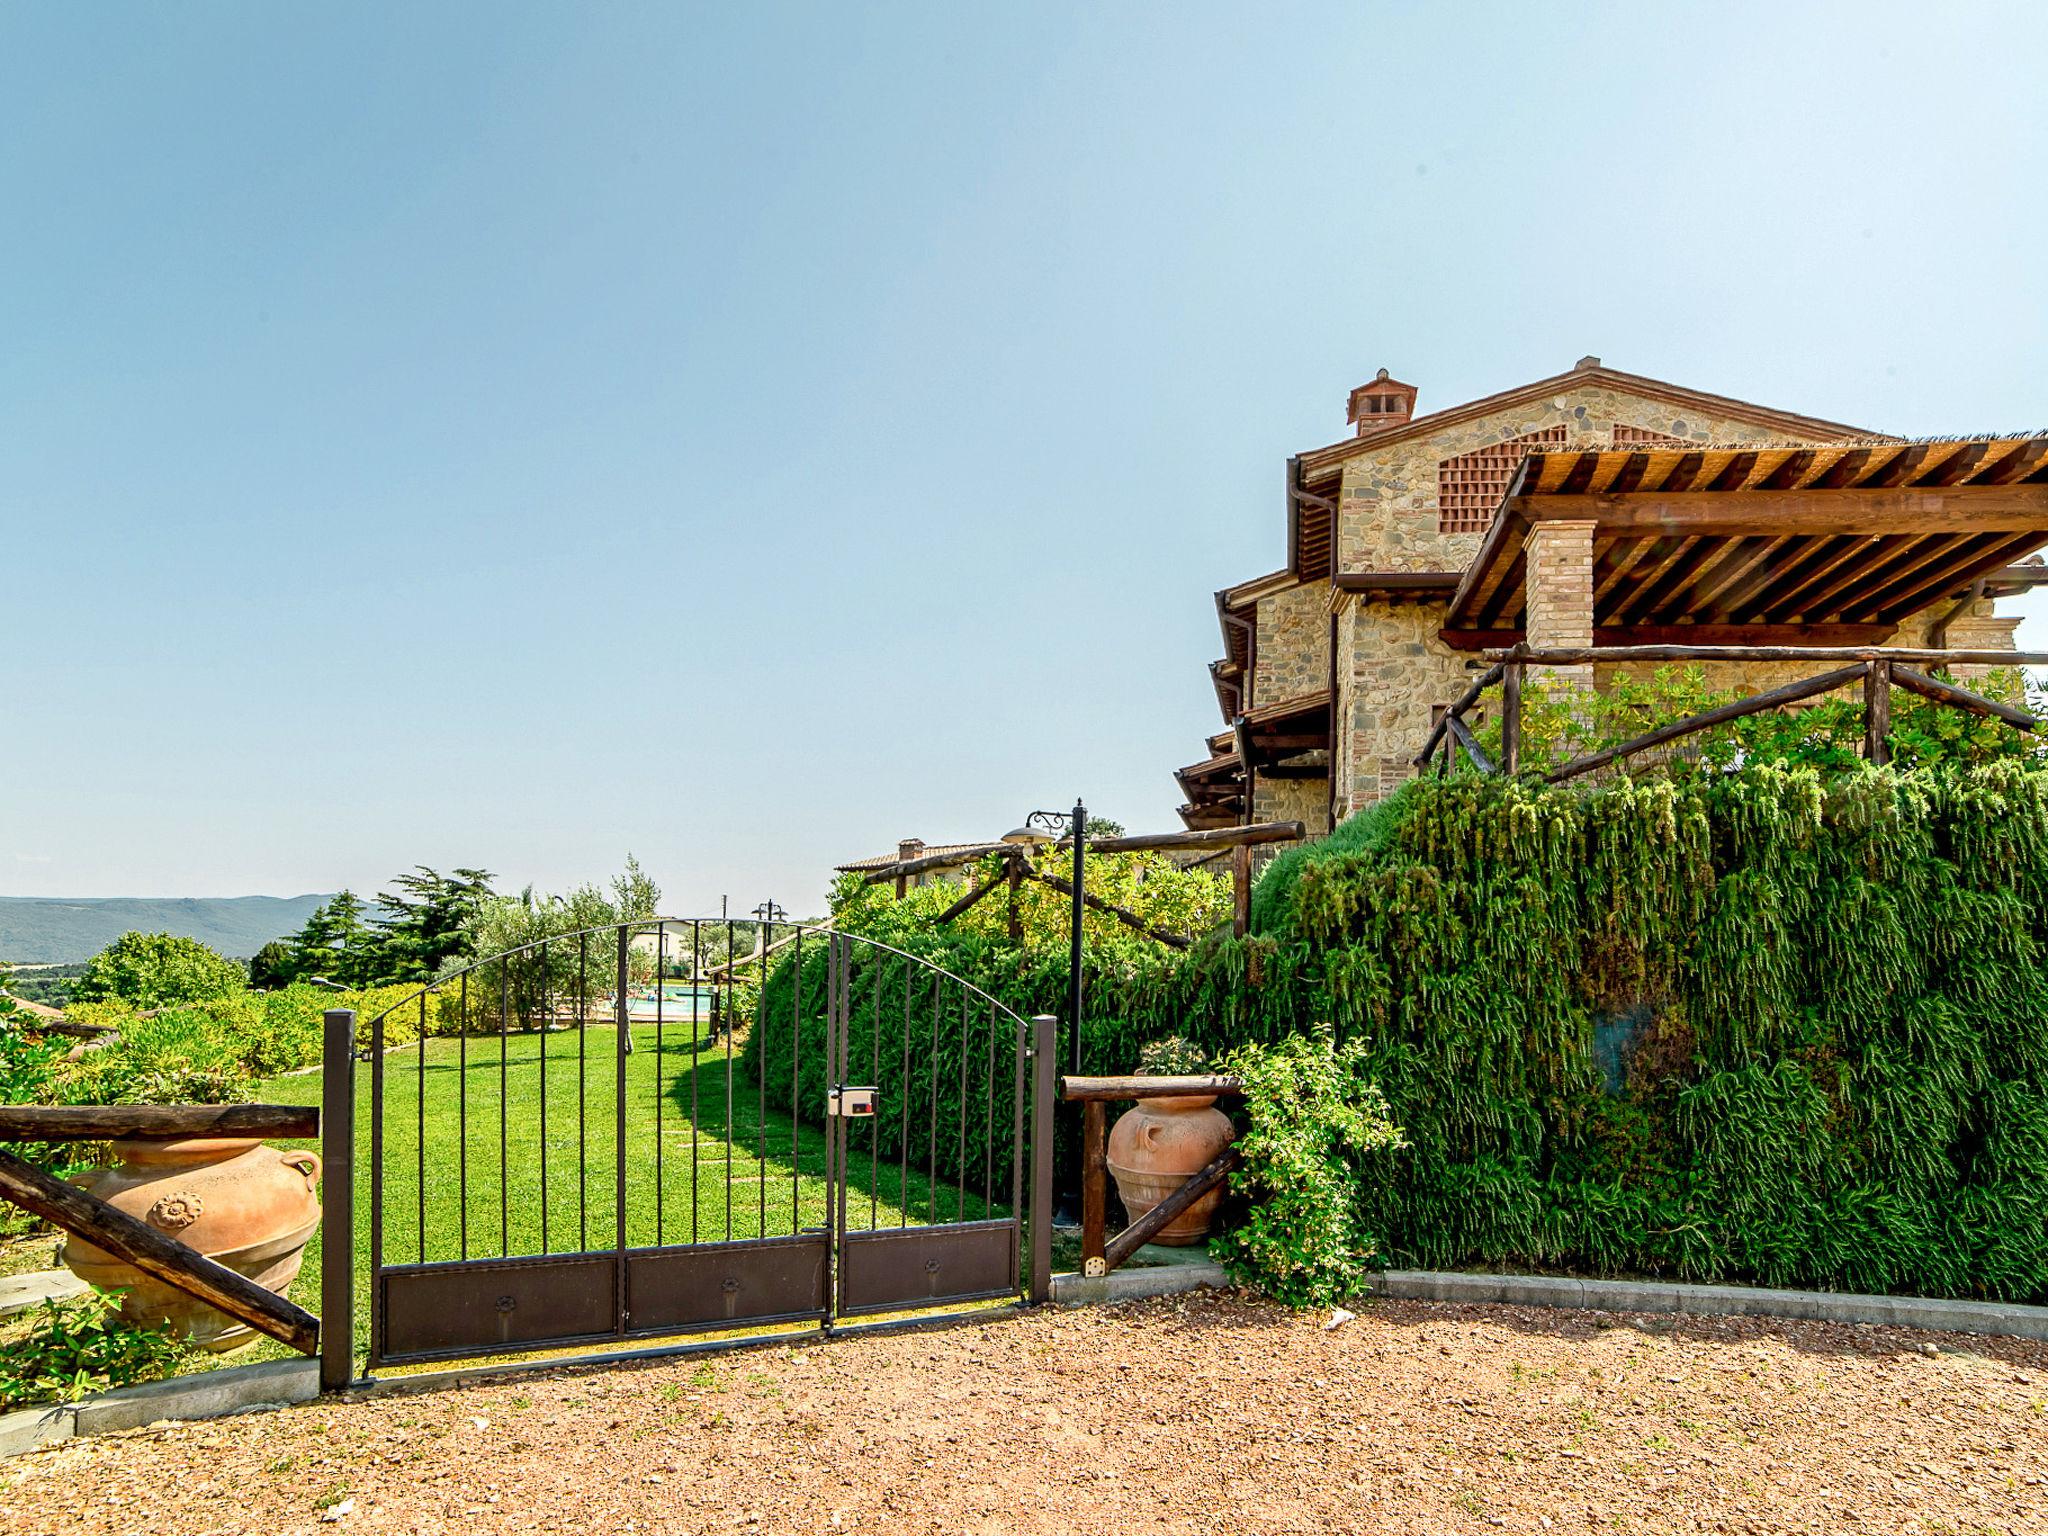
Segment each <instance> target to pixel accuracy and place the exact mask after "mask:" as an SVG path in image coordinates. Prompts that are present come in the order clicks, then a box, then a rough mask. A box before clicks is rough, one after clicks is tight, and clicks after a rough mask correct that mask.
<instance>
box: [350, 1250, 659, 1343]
mask: <svg viewBox="0 0 2048 1536" xmlns="http://www.w3.org/2000/svg"><path fill="white" fill-rule="evenodd" d="M617 1284H618V1256H617V1255H616V1254H611V1253H561V1254H544V1255H538V1256H535V1257H532V1258H516V1259H464V1260H459V1261H456V1262H453V1263H446V1264H407V1265H402V1266H397V1267H394V1268H391V1269H386V1270H384V1271H383V1272H382V1273H381V1274H380V1275H379V1276H378V1290H377V1305H378V1309H379V1318H380V1321H381V1323H382V1327H381V1329H380V1330H379V1345H378V1356H379V1359H380V1360H381V1361H383V1362H386V1363H397V1362H400V1361H407V1360H430V1359H435V1358H440V1357H446V1356H463V1355H488V1354H500V1353H503V1352H504V1351H506V1350H514V1349H535V1348H541V1347H544V1346H547V1345H553V1344H581V1343H584V1342H587V1341H590V1340H594V1339H609V1338H616V1337H617V1323H618V1301H617V1296H618V1291H617Z"/></svg>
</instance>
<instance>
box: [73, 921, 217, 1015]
mask: <svg viewBox="0 0 2048 1536" xmlns="http://www.w3.org/2000/svg"><path fill="white" fill-rule="evenodd" d="M248 980H249V977H248V972H247V971H245V970H244V969H243V968H242V967H241V966H239V965H237V964H235V962H234V961H232V960H229V959H226V958H224V957H223V956H221V955H219V954H216V953H215V952H214V951H213V950H211V949H209V948H207V947H206V946H205V945H204V944H202V943H200V942H199V941H198V940H197V939H188V938H183V937H181V936H180V935H178V934H175V933H124V934H122V935H121V937H120V938H118V939H116V940H114V942H113V943H111V944H109V945H108V946H107V947H106V948H105V949H103V950H101V951H100V952H99V953H98V954H96V955H94V956H93V957H92V958H91V959H90V960H88V961H86V963H85V972H84V974H83V975H81V976H80V977H79V978H78V980H77V981H75V982H73V983H72V985H71V995H72V996H73V997H74V998H76V999H77V1000H78V1001H80V1002H86V1003H91V1002H105V1001H109V1000H114V1001H119V1002H124V1003H129V1004H131V1005H133V1006H134V1007H137V1008H161V1007H164V1006H166V1005H173V1004H177V1003H192V1002H198V1001H200V1000H202V999H205V998H215V997H227V996H230V995H231V994H233V993H236V992H240V991H241V990H242V989H243V988H244V987H245V986H247V985H248Z"/></svg>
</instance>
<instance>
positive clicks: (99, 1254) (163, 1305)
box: [63, 1136, 320, 1351]
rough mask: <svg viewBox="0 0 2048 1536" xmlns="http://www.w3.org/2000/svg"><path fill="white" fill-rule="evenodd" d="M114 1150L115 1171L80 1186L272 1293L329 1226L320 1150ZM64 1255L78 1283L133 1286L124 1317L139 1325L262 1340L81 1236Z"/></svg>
mask: <svg viewBox="0 0 2048 1536" xmlns="http://www.w3.org/2000/svg"><path fill="white" fill-rule="evenodd" d="M112 1152H113V1155H114V1163H113V1165H112V1166H111V1167H107V1168H102V1169H99V1170H98V1171H97V1172H95V1173H93V1174H90V1175H87V1176H85V1177H83V1178H81V1179H80V1180H79V1181H78V1182H79V1183H81V1184H82V1185H84V1187H85V1188H86V1189H87V1190H89V1191H90V1192H91V1193H93V1194H94V1195H97V1196H98V1197H99V1198H100V1199H102V1200H105V1201H106V1202H107V1203H108V1204H109V1205H112V1206H113V1207H114V1208H115V1209H117V1210H120V1211H123V1212H125V1213H127V1214H128V1215H130V1216H133V1217H135V1218H136V1219H137V1220H138V1221H143V1222H147V1223H148V1224H149V1225H150V1226H152V1227H155V1228H156V1229H157V1230H158V1231H159V1232H165V1233H168V1234H169V1235H170V1236H172V1237H175V1238H176V1239H177V1240H178V1241H179V1242H181V1243H184V1244H185V1245H186V1246H187V1247H190V1248H196V1249H198V1250H199V1252H201V1253H203V1254H205V1255H206V1256H207V1257H208V1258H210V1259H212V1260H213V1261H214V1262H215V1263H217V1264H224V1265H226V1266H227V1267H228V1268H229V1269H232V1270H236V1271H238V1272H239V1273H241V1274H244V1275H247V1276H248V1277H249V1278H250V1279H251V1280H254V1281H255V1282H256V1283H257V1284H259V1285H263V1286H268V1287H269V1288H270V1289H271V1290H273V1291H279V1292H282V1291H283V1290H284V1289H285V1287H287V1286H288V1285H290V1284H291V1283H292V1281H293V1280H294V1279H295V1278H297V1276H298V1273H299V1265H300V1263H301V1261H302V1260H303V1259H304V1258H305V1254H306V1242H307V1240H308V1239H309V1238H311V1237H312V1235H313V1232H314V1229H315V1228H317V1227H318V1226H319V1225H320V1202H319V1200H318V1198H317V1197H316V1196H315V1193H314V1192H315V1190H316V1189H317V1188H318V1185H319V1179H320V1159H319V1158H318V1157H316V1156H314V1155H313V1154H312V1153H311V1152H280V1151H279V1150H278V1149H277V1148H275V1147H268V1146H265V1145H264V1144H263V1143H262V1142H261V1141H258V1140H256V1139H255V1138H253V1137H247V1136H220V1137H205V1138H198V1137H195V1138H190V1139H187V1140H184V1141H117V1142H114V1143H113V1145H112ZM63 1258H64V1265H65V1267H66V1268H67V1269H69V1270H70V1271H71V1272H72V1273H73V1274H74V1275H76V1276H78V1278H79V1279H81V1280H84V1281H87V1282H88V1283H90V1284H92V1285H96V1286H100V1287H102V1288H105V1289H115V1288H123V1289H125V1290H126V1292H127V1294H126V1295H124V1296H123V1297H122V1298H121V1314H122V1316H124V1317H126V1318H127V1319H128V1320H129V1321H131V1322H135V1323H141V1324H143V1325H145V1326H154V1327H164V1328H169V1329H172V1330H175V1331H176V1332H178V1333H182V1334H184V1335H186V1336H187V1337H188V1338H190V1339H191V1340H192V1342H193V1343H195V1344H198V1345H200V1346H201V1347H203V1348H206V1349H211V1350H217V1351H218V1350H230V1349H240V1348H241V1347H242V1346H243V1345H244V1344H248V1343H251V1342H253V1341H254V1339H255V1337H256V1334H255V1331H254V1330H253V1329H251V1328H249V1327H248V1326H247V1325H246V1324H243V1323H239V1322H237V1321H235V1319H233V1318H231V1317H228V1316H225V1315H224V1314H222V1313H220V1312H217V1311H215V1310H214V1309H213V1308H212V1307H209V1306H208V1305H206V1303H205V1302H203V1301H200V1300H198V1299H197V1298H196V1297H192V1296H188V1295H186V1294H185V1293H184V1292H183V1291H180V1290H177V1289H176V1288H174V1287H172V1286H168V1285H166V1284H164V1283H163V1282H162V1281H161V1280H157V1279H154V1278H152V1277H151V1276H149V1275H145V1274H143V1273H142V1272H141V1271H140V1270H137V1269H134V1268H132V1267H131V1266H129V1265H128V1264H125V1263H123V1262H122V1261H121V1260H119V1259H117V1258H115V1257H113V1256H112V1255H111V1254H108V1253H105V1252H103V1251H102V1250H100V1249H98V1248H95V1247H94V1246H93V1245H92V1244H90V1243H88V1242H85V1241H83V1240H81V1239H80V1238H77V1237H72V1238H69V1239H67V1240H66V1241H65V1244H64V1254H63Z"/></svg>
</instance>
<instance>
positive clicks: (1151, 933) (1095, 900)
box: [1030, 869, 1194, 949]
mask: <svg viewBox="0 0 2048 1536" xmlns="http://www.w3.org/2000/svg"><path fill="white" fill-rule="evenodd" d="M1030 874H1031V878H1032V879H1034V880H1037V881H1040V882H1042V883H1043V884H1046V885H1049V886H1051V887H1052V888H1053V889H1054V890H1056V891H1058V892H1059V893H1060V894H1061V895H1062V896H1071V895H1073V894H1074V888H1073V886H1072V885H1070V884H1068V883H1067V882H1066V881H1065V880H1062V879H1061V878H1060V877H1059V876H1058V875H1048V874H1045V873H1043V872H1041V871H1039V870H1035V869H1034V870H1032V871H1030ZM1081 900H1082V901H1084V902H1086V903H1087V904H1088V906H1089V907H1090V908H1092V909H1093V910H1095V911H1097V912H1103V913H1107V914H1108V915H1109V916H1111V917H1113V918H1115V919H1116V920H1117V921H1118V922H1120V923H1122V924H1123V925H1124V926H1125V927H1126V928H1135V929H1136V930H1137V931H1138V932H1140V933H1142V934H1144V935H1145V937H1146V938H1148V939H1157V940H1158V941H1159V942H1160V943H1162V944H1164V945H1167V946H1168V947H1169V948H1172V949H1186V948H1187V947H1188V946H1189V945H1190V944H1192V943H1194V940H1193V939H1190V938H1188V937H1187V936H1186V935H1185V934H1180V933H1168V932H1167V931H1166V930H1165V929H1163V928H1154V927H1153V926H1152V925H1151V924H1150V923H1148V922H1146V921H1145V919H1143V918H1142V917H1140V916H1138V914H1137V913H1135V912H1132V911H1130V910H1129V909H1128V908H1125V907H1120V906H1118V905H1117V904H1116V903H1115V902H1113V901H1104V900H1103V899H1102V898H1101V897H1100V896H1096V895H1093V894H1091V893H1089V892H1087V891H1083V892H1082V893H1081Z"/></svg>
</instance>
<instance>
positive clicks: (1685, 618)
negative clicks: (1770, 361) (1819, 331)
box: [1442, 436, 2048, 650]
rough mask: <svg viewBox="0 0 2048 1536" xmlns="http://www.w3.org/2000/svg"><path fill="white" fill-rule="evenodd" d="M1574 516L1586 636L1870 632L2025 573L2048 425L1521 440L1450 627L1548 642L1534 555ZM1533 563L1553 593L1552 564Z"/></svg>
mask: <svg viewBox="0 0 2048 1536" xmlns="http://www.w3.org/2000/svg"><path fill="white" fill-rule="evenodd" d="M1567 528H1569V529H1571V530H1573V531H1575V532H1583V531H1586V530H1590V534H1591V541H1592V542H1591V574H1590V584H1591V599H1592V625H1593V633H1592V637H1591V638H1592V643H1593V644H1594V645H1596V646H1602V647H1605V646H1625V645H1645V644H1661V643H1680V644H1698V645H1727V644H1751V645H1768V644H1793V643H1796V644H1803V645H1808V646H1814V645H1823V646H1825V645H1869V644H1875V643H1877V642H1879V641H1881V640H1883V639H1884V638H1885V637H1886V636H1888V635H1890V634H1891V633H1892V631H1893V630H1894V629H1896V627H1897V626H1898V624H1899V622H1900V621H1901V620H1902V619H1904V618H1906V617H1907V616H1908V615H1910V614H1913V613H1917V612H1919V611H1921V610H1923V609H1926V608H1928V607H1930V606H1932V605H1934V604H1937V603H1940V602H1942V601H1944V600H1946V599H1951V598H1957V597H1962V596H1965V595H1969V594H1971V593H1972V590H1973V587H1974V585H1975V584H1976V583H1978V582H1980V581H1986V582H1990V583H1992V584H1994V585H1998V584H2003V586H2004V587H2005V589H2007V590H2010V589H2011V587H2012V586H2013V585H2015V584H2016V583H2018V582H2020V581H2023V580H2024V579H2025V578H2024V576H2018V577H2016V576H2015V575H2014V573H2013V572H2012V570H2011V567H2013V565H2014V563H2015V562H2016V561H2018V560H2019V559H2020V558H2021V557H2022V556H2025V555H2027V554H2030V553H2032V552H2033V551H2035V550H2038V549H2040V548H2042V547H2043V546H2044V545H2048V437H2042V436H2028V437H1981V438H1952V439H1942V440H1938V441H1926V442H1917V443H1915V442H1898V441H1882V442H1879V441H1867V442H1861V443H1835V444H1816V443H1787V444H1780V445H1776V446H1758V445H1754V444H1751V445H1731V446H1727V447H1718V448H1717V447H1690V446H1665V445H1656V446H1637V447H1619V448H1616V447H1588V448H1582V449H1581V448H1564V449H1558V450H1552V451H1542V452H1532V453H1530V454H1529V455H1528V457H1527V458H1525V459H1524V460H1523V461H1522V464H1521V466H1520V468H1519V469H1518V470H1517V471H1516V473H1515V476H1514V478H1513V480H1511V481H1510V482H1509V486H1508V490H1507V493H1506V495H1505V497H1504V498H1503V500H1502V502H1501V506H1500V510H1499V512H1498V514H1497V515H1496V516H1495V518H1494V521H1493V525H1492V527H1491V529H1490V530H1489V532H1488V533H1487V535H1486V539H1485V542H1484V543H1483V544H1482V545H1481V547H1480V550H1479V553H1478V555H1477V557H1476V558H1475V559H1474V560H1473V561H1472V564H1471V565H1470V566H1469V567H1468V568H1467V569H1466V571H1465V572H1464V573H1463V575H1462V577H1461V579H1459V581H1458V583H1457V585H1456V588H1455V590H1454V591H1453V592H1452V594H1451V598H1450V603H1449V607H1448V610H1447V612H1446V615H1445V619H1444V626H1443V630H1442V635H1443V638H1444V640H1445V641H1446V642H1447V643H1448V644H1451V645H1453V646H1456V647H1458V648H1460V649H1466V650H1484V649H1488V648H1491V647H1499V646H1506V645H1513V644H1515V643H1517V642H1521V641H1524V640H1527V641H1529V642H1530V643H1532V644H1548V643H1556V637H1553V636H1546V635H1542V634H1532V633H1531V632H1530V631H1531V627H1532V625H1531V602H1530V598H1531V590H1530V589H1531V586H1532V561H1531V554H1532V551H1533V550H1535V549H1536V548H1537V546H1538V545H1539V543H1540V542H1541V541H1542V537H1543V535H1544V533H1545V531H1546V530H1548V531H1551V532H1555V533H1560V534H1561V533H1563V532H1565V531H1566V529H1567ZM1568 564H1569V562H1568V561H1560V562H1559V565H1568ZM1533 574H1534V575H1535V576H1536V577H1537V579H1538V582H1541V583H1549V584H1550V585H1551V588H1552V593H1553V595H1554V593H1555V589H1556V587H1557V584H1558V581H1559V577H1558V575H1557V567H1555V566H1554V567H1552V568H1551V569H1550V570H1544V569H1541V568H1540V567H1539V568H1537V569H1536V570H1535V571H1534V573H1533ZM1564 595H1565V596H1566V597H1567V598H1570V597H1572V596H1574V595H1575V594H1572V593H1566V594H1564ZM1578 600H1579V601H1580V602H1581V603H1582V602H1583V598H1582V597H1579V599H1578ZM1540 606H1541V605H1539V608H1540ZM1535 627H1536V628H1537V629H1539V630H1540V629H1541V628H1542V615H1541V614H1540V613H1539V614H1538V616H1537V622H1536V626H1535ZM1569 643H1581V642H1579V641H1577V640H1572V641H1571V642H1569Z"/></svg>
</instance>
